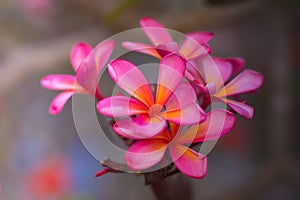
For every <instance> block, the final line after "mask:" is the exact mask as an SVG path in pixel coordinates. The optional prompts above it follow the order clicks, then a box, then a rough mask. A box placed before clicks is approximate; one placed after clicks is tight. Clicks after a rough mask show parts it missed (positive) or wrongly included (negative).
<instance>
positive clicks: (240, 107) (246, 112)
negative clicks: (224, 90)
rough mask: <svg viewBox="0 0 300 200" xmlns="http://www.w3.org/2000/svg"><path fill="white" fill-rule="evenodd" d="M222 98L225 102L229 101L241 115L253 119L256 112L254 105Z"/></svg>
mask: <svg viewBox="0 0 300 200" xmlns="http://www.w3.org/2000/svg"><path fill="white" fill-rule="evenodd" d="M222 100H223V101H224V102H225V103H227V104H228V105H229V106H230V107H231V108H232V109H233V110H234V111H236V112H237V113H239V114H240V115H241V116H243V117H245V118H246V119H251V118H252V117H253V114H254V109H253V107H251V106H249V105H247V104H245V103H241V102H237V101H233V100H230V99H223V98H222Z"/></svg>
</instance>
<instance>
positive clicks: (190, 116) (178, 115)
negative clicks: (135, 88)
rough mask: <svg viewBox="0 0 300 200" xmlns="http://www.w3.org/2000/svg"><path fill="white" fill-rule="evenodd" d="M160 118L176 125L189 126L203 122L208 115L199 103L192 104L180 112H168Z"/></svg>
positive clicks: (179, 110)
mask: <svg viewBox="0 0 300 200" xmlns="http://www.w3.org/2000/svg"><path fill="white" fill-rule="evenodd" d="M160 117H162V118H164V119H166V120H168V121H171V122H174V123H176V124H182V125H189V124H196V123H199V122H201V121H203V120H204V119H205V117H206V114H205V112H204V111H203V110H202V108H201V107H200V106H199V105H198V104H197V103H191V104H189V105H187V106H185V107H182V108H181V109H178V110H172V111H168V110H167V111H165V112H163V113H161V114H160Z"/></svg>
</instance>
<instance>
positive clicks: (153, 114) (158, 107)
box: [149, 104, 163, 118]
mask: <svg viewBox="0 0 300 200" xmlns="http://www.w3.org/2000/svg"><path fill="white" fill-rule="evenodd" d="M162 109H163V106H162V105H160V104H154V105H153V106H151V108H150V110H149V116H150V118H153V117H158V116H159V113H160V112H161V110H162Z"/></svg>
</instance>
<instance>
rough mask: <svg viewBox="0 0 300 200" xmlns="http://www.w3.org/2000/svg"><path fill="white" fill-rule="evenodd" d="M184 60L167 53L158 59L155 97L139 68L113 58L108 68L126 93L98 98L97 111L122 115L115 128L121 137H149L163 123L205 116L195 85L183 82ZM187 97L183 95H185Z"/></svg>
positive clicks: (192, 122) (189, 120) (202, 118)
mask: <svg viewBox="0 0 300 200" xmlns="http://www.w3.org/2000/svg"><path fill="white" fill-rule="evenodd" d="M185 65H186V62H185V60H184V59H182V58H181V57H180V56H179V55H177V54H175V53H174V54H170V55H168V56H166V57H164V58H163V59H162V60H161V62H160V67H159V72H158V80H157V87H156V90H155V91H156V95H155V98H154V96H153V91H152V89H151V86H150V84H149V83H148V81H147V80H146V78H145V77H144V75H143V74H142V72H141V71H140V70H139V69H138V68H137V67H136V66H135V65H134V64H132V63H130V62H128V61H126V60H120V59H119V60H114V61H112V62H111V63H110V64H109V66H108V71H109V73H110V75H111V77H112V79H113V80H114V81H115V83H116V84H117V85H118V86H119V87H120V88H121V89H123V90H124V91H125V92H127V93H128V94H129V95H130V96H131V97H127V96H120V95H119V96H111V97H108V98H105V99H103V100H101V101H100V102H99V103H98V105H97V108H98V111H99V112H100V113H101V114H103V115H106V116H111V117H124V116H132V117H129V118H125V119H120V120H117V121H116V123H115V125H114V130H115V132H117V133H118V134H119V135H122V136H124V137H128V138H132V139H139V138H145V137H152V136H154V135H156V134H158V133H159V132H161V131H162V130H163V129H164V128H165V127H166V122H167V121H171V122H174V123H176V124H195V123H199V122H200V121H203V120H204V119H205V113H204V111H203V110H202V109H201V108H200V107H199V105H198V104H197V102H196V100H197V97H196V94H195V91H194V89H193V88H192V87H191V86H190V84H189V83H187V82H183V81H182V80H183V78H184V72H185ZM187 96H188V97H189V98H186V97H187Z"/></svg>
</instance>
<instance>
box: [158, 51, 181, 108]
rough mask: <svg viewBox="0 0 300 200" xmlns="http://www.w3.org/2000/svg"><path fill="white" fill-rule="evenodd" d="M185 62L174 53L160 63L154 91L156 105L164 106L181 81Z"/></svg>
mask: <svg viewBox="0 0 300 200" xmlns="http://www.w3.org/2000/svg"><path fill="white" fill-rule="evenodd" d="M185 64H186V62H185V60H184V59H183V58H182V57H181V56H179V55H177V54H176V53H173V54H169V55H168V56H165V57H164V58H163V59H162V60H161V63H160V67H159V72H158V81H157V84H158V85H157V91H156V103H157V104H160V105H162V106H164V104H165V103H166V101H167V100H168V99H169V97H170V95H171V94H172V93H173V91H174V90H175V89H176V87H177V86H178V84H179V83H180V81H181V80H182V79H183V75H184V72H185Z"/></svg>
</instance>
